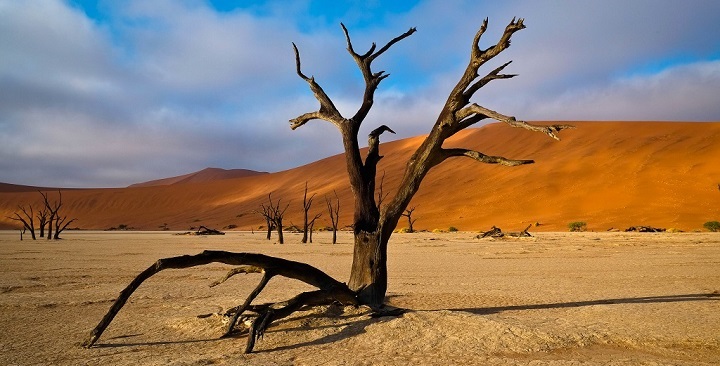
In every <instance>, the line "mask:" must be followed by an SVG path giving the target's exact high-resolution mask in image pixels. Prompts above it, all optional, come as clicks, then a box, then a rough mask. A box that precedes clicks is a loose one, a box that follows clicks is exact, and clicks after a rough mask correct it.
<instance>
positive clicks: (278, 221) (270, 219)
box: [259, 193, 290, 244]
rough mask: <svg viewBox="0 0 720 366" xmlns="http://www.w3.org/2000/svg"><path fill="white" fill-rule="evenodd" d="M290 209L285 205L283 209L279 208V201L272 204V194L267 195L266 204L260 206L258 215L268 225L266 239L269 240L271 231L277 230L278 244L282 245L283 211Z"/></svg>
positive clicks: (283, 241) (283, 240) (288, 205)
mask: <svg viewBox="0 0 720 366" xmlns="http://www.w3.org/2000/svg"><path fill="white" fill-rule="evenodd" d="M288 207H290V204H287V205H285V208H282V209H281V208H280V200H279V199H278V200H277V201H275V202H273V199H272V193H270V194H268V204H267V206H266V205H265V204H264V203H261V204H260V211H259V213H260V214H261V215H263V217H265V221H266V222H267V223H268V233H267V238H268V240H270V232H271V230H272V229H276V230H277V234H278V243H280V244H284V243H285V239H284V237H283V217H284V216H285V211H286V210H287V209H288Z"/></svg>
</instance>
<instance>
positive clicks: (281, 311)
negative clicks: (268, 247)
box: [83, 250, 358, 353]
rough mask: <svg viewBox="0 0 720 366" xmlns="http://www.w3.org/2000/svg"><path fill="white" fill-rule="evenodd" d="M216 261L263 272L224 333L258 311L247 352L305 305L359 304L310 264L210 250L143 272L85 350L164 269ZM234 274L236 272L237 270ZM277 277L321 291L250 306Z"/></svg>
mask: <svg viewBox="0 0 720 366" xmlns="http://www.w3.org/2000/svg"><path fill="white" fill-rule="evenodd" d="M215 262H219V263H225V264H230V265H237V266H243V267H240V268H242V269H238V270H237V272H236V273H249V272H257V271H258V269H261V271H262V272H263V278H262V280H261V281H260V283H259V284H258V286H257V287H256V288H255V290H253V292H252V293H250V295H249V296H248V298H247V299H246V300H245V303H243V305H241V306H240V307H239V309H238V311H237V312H236V313H235V315H234V316H233V320H232V321H231V322H230V324H229V326H228V330H227V331H226V332H225V334H224V336H226V335H228V334H230V333H231V332H232V329H233V328H234V326H235V322H236V321H237V319H238V318H239V317H240V316H241V315H242V313H243V312H244V311H245V310H247V309H251V310H253V311H256V312H258V314H259V316H258V317H257V318H256V319H255V321H254V322H253V324H252V326H251V327H250V334H248V340H247V346H246V348H245V352H246V353H249V352H252V349H253V347H254V345H255V342H256V341H257V339H258V338H262V335H263V334H264V332H265V330H266V329H267V328H268V326H270V323H271V322H272V321H274V320H277V319H281V318H284V317H286V316H288V315H290V314H292V313H293V312H295V311H297V310H298V309H300V308H301V307H303V306H306V305H308V306H317V305H326V304H331V303H334V302H339V303H341V304H343V305H355V306H357V305H358V301H357V297H356V294H355V292H353V291H351V290H350V289H349V288H348V287H347V285H345V284H344V283H342V282H339V281H337V280H335V279H334V278H332V277H330V276H328V275H327V274H326V273H325V272H323V271H321V270H319V269H317V268H315V267H313V266H311V265H309V264H306V263H301V262H295V261H291V260H287V259H282V258H276V257H270V256H266V255H263V254H255V253H233V252H226V251H214V250H206V251H204V252H202V253H200V254H196V255H183V256H179V257H170V258H163V259H160V260H158V261H157V262H155V263H154V264H153V265H151V266H150V267H148V268H147V269H146V270H144V271H143V272H141V273H140V274H139V275H138V276H137V277H135V279H133V280H132V282H130V284H129V285H127V287H125V289H124V290H122V291H121V292H120V295H119V296H118V298H117V299H116V300H115V303H114V304H113V305H112V307H110V310H108V312H107V314H105V316H104V317H103V319H102V320H101V321H100V323H98V325H97V326H96V327H95V328H94V329H93V330H92V331H91V332H90V336H89V337H88V339H87V340H86V341H85V342H83V347H85V348H90V347H92V346H93V345H94V344H95V343H96V342H97V340H98V339H99V338H100V336H101V335H102V333H103V332H104V331H105V329H106V328H107V327H108V326H109V325H110V323H111V322H112V320H113V319H114V318H115V316H116V315H117V313H118V312H119V311H120V309H122V307H123V306H124V305H125V303H126V302H127V300H128V298H129V297H130V295H132V293H133V292H134V291H135V290H136V289H137V288H138V287H139V286H140V285H141V284H142V283H143V282H144V281H145V280H147V279H148V278H150V277H152V276H153V275H155V274H156V273H158V272H160V271H162V270H164V269H180V268H190V267H195V266H201V265H205V264H209V263H215ZM230 273H233V271H231V272H230ZM230 273H229V274H228V275H227V276H226V279H227V278H230V277H231V276H232V275H233V274H230ZM276 275H279V276H283V277H287V278H293V279H296V280H300V281H303V282H305V283H307V284H309V285H312V286H315V287H317V288H318V290H316V291H310V292H304V293H301V294H300V295H298V296H295V297H293V298H292V299H290V300H287V301H284V302H279V303H275V304H268V305H264V306H251V305H250V303H251V302H252V301H253V300H254V299H255V297H257V295H258V294H259V293H260V292H261V291H262V289H263V288H264V287H265V285H266V284H267V283H268V281H270V279H271V278H272V277H274V276H276ZM223 281H224V280H221V281H220V283H222V282H223Z"/></svg>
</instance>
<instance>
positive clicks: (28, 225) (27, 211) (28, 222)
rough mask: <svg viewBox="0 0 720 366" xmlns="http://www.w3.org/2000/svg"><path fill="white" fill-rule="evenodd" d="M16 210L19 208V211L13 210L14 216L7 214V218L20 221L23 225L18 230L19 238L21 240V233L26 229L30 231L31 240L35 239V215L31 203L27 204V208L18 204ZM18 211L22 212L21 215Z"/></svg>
mask: <svg viewBox="0 0 720 366" xmlns="http://www.w3.org/2000/svg"><path fill="white" fill-rule="evenodd" d="M18 210H20V212H18V211H15V216H8V218H9V219H10V220H14V221H19V222H20V223H22V225H23V226H22V229H21V230H20V240H22V238H23V233H25V231H26V230H29V231H30V235H31V236H32V240H37V237H36V236H35V216H34V213H33V208H32V205H28V206H27V208H25V206H18ZM20 213H22V215H20Z"/></svg>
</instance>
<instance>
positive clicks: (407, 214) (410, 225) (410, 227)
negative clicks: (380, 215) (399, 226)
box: [402, 207, 417, 233]
mask: <svg viewBox="0 0 720 366" xmlns="http://www.w3.org/2000/svg"><path fill="white" fill-rule="evenodd" d="M413 212H415V207H411V208H406V209H405V212H404V213H403V214H402V215H403V216H405V217H407V219H408V232H409V233H414V232H415V229H413V225H414V224H415V221H417V219H413V218H412V214H413Z"/></svg>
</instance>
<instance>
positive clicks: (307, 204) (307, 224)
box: [301, 181, 317, 244]
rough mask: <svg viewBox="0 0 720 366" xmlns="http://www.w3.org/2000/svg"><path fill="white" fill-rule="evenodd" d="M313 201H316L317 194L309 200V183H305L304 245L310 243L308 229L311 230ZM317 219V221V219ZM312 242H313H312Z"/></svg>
mask: <svg viewBox="0 0 720 366" xmlns="http://www.w3.org/2000/svg"><path fill="white" fill-rule="evenodd" d="M313 199H315V193H313V194H312V196H310V198H308V183H307V181H305V193H304V194H303V237H302V240H301V242H302V243H303V244H305V243H307V242H308V228H310V221H308V211H310V208H311V207H312V203H313ZM315 219H317V217H316V218H315ZM313 223H314V219H313ZM311 235H312V234H311ZM310 242H312V240H311V241H310Z"/></svg>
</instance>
